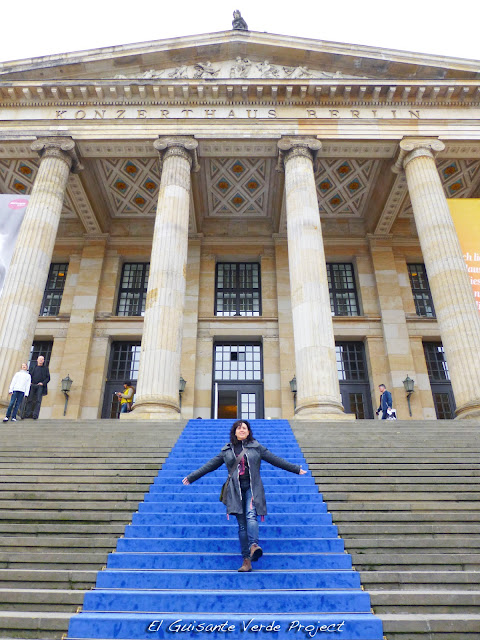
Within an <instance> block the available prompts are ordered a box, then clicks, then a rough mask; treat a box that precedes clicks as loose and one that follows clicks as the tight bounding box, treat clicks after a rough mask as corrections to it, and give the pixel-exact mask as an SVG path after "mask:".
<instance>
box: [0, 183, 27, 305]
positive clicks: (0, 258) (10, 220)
mask: <svg viewBox="0 0 480 640" xmlns="http://www.w3.org/2000/svg"><path fill="white" fill-rule="evenodd" d="M28 199H29V196H18V195H13V194H12V195H4V194H0V293H2V289H3V283H4V282H5V276H6V275H7V271H8V267H9V266H10V261H11V260H12V256H13V250H14V249H15V242H16V241H17V237H18V233H19V231H20V225H21V224H22V221H23V216H24V215H25V211H26V209H27V204H28Z"/></svg>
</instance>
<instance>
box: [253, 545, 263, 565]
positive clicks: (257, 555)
mask: <svg viewBox="0 0 480 640" xmlns="http://www.w3.org/2000/svg"><path fill="white" fill-rule="evenodd" d="M262 556H263V551H262V547H259V546H258V544H255V543H253V544H252V546H251V547H250V560H251V561H252V562H256V561H257V560H258V559H259V558H261V557H262Z"/></svg>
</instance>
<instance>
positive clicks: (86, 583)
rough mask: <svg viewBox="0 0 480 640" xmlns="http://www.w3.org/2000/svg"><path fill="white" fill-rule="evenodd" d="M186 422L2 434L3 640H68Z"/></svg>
mask: <svg viewBox="0 0 480 640" xmlns="http://www.w3.org/2000/svg"><path fill="white" fill-rule="evenodd" d="M184 425H185V422H183V421H182V422H180V421H178V422H173V423H166V424H162V425H161V426H159V424H158V423H155V424H152V423H150V422H149V421H146V422H142V421H140V422H139V421H135V422H133V421H128V420H102V421H98V422H97V421H76V422H67V421H61V420H49V421H47V420H39V421H37V422H33V421H31V420H25V421H18V422H16V423H11V422H8V423H5V424H2V426H1V428H0V478H1V483H0V638H12V639H13V638H24V639H27V638H37V639H39V638H41V639H47V638H61V637H62V635H63V634H65V633H66V631H67V628H68V622H69V619H70V617H71V615H72V614H73V613H75V611H76V610H77V608H78V607H79V606H81V604H82V602H83V597H84V594H85V591H86V590H88V589H90V588H91V587H92V586H93V585H94V584H95V579H96V575H97V572H98V571H99V570H100V569H101V568H102V566H104V565H105V564H106V560H107V555H108V553H109V552H110V551H111V550H112V549H113V548H114V547H115V545H116V542H117V539H118V538H119V537H120V536H121V535H122V534H123V532H124V530H125V525H127V524H128V523H129V522H130V521H131V519H132V513H133V512H134V511H136V510H137V507H138V503H139V502H140V501H141V500H142V499H143V495H144V493H145V491H147V490H148V488H149V486H150V484H151V483H152V482H153V479H154V478H155V476H156V475H157V473H158V470H159V468H161V466H162V464H163V462H164V461H165V459H166V457H167V455H168V453H169V452H170V450H171V448H172V446H173V445H174V444H175V442H176V440H177V438H178V436H179V434H180V432H181V431H182V429H183V427H184Z"/></svg>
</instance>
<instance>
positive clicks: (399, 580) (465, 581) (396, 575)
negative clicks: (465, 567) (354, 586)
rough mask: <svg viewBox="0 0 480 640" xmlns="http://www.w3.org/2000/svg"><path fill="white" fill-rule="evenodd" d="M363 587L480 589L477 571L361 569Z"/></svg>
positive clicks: (368, 588)
mask: <svg viewBox="0 0 480 640" xmlns="http://www.w3.org/2000/svg"><path fill="white" fill-rule="evenodd" d="M360 575H361V580H362V584H363V585H364V587H365V588H366V589H367V591H369V590H370V589H397V590H402V589H412V588H413V587H415V588H417V587H418V588H419V589H425V588H428V589H440V590H444V589H445V588H446V587H447V585H448V588H452V589H454V590H461V589H462V588H468V590H469V591H472V590H475V591H477V590H478V591H480V580H479V574H478V571H442V570H438V571H361V572H360Z"/></svg>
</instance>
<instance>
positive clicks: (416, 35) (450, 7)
mask: <svg viewBox="0 0 480 640" xmlns="http://www.w3.org/2000/svg"><path fill="white" fill-rule="evenodd" d="M237 8H238V9H239V10H240V11H241V12H242V16H243V18H244V19H245V20H246V22H247V24H248V26H249V29H251V30H252V31H266V32H268V33H276V34H282V35H291V36H299V37H307V38H315V39H318V40H327V41H334V42H343V43H350V44H364V45H371V46H377V47H384V48H388V49H401V50H404V51H416V52H422V53H434V54H438V55H443V56H448V57H458V58H468V59H474V60H480V1H479V0H456V1H453V0H448V1H447V0H396V1H395V2H392V1H391V0H382V1H378V0H329V1H327V2H326V1H325V0H323V1H322V0H288V1H287V0H277V1H275V2H274V1H273V0H232V2H226V1H225V0H206V1H205V2H200V0H156V1H153V0H128V1H126V0H117V1H116V2H113V1H112V0H64V1H63V2H59V1H58V0H23V1H22V2H20V3H19V4H17V3H16V2H13V1H12V0H9V1H8V2H5V3H3V6H2V9H1V14H0V15H1V18H2V30H1V36H0V62H6V61H9V60H18V59H22V58H30V57H37V56H43V55H48V54H55V53H65V52H70V51H78V50H85V49H95V48H99V47H107V46H112V45H122V44H130V43H136V42H144V41H149V40H158V39H162V38H170V37H177V36H183V35H194V34H200V33H210V32H215V31H224V30H229V29H231V26H232V12H233V10H234V9H237ZM479 66H480V64H479Z"/></svg>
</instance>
